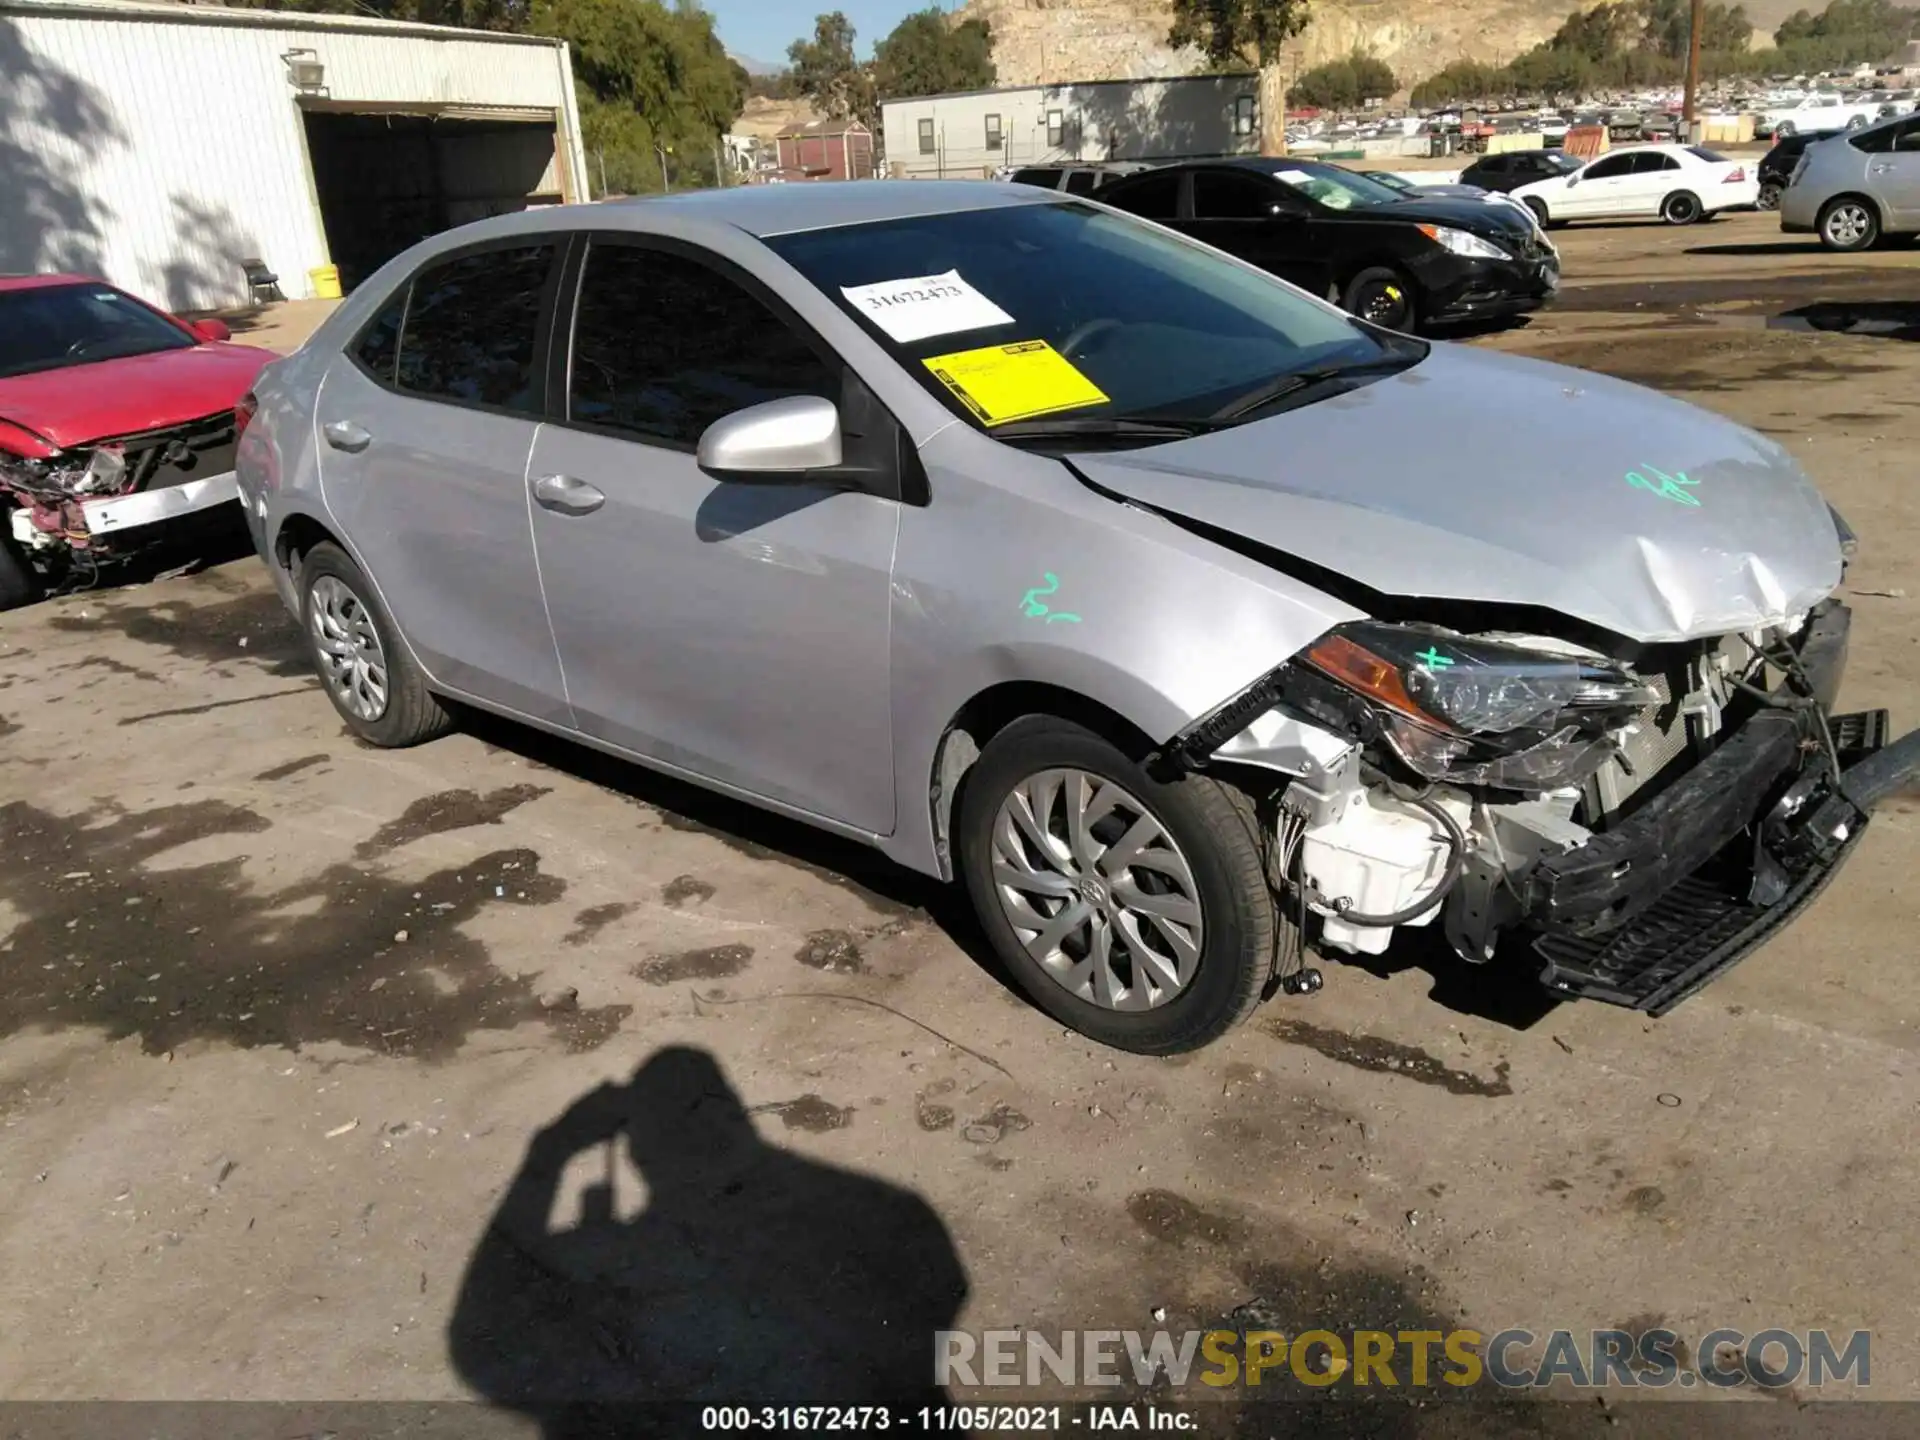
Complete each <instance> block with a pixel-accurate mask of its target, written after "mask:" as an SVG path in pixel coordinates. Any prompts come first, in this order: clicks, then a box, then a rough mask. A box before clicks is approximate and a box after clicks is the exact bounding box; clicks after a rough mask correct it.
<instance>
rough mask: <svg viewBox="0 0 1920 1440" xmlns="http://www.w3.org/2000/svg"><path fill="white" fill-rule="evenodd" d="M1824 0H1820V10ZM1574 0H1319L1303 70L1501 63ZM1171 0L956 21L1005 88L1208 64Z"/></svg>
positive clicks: (981, 5)
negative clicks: (987, 48)
mask: <svg viewBox="0 0 1920 1440" xmlns="http://www.w3.org/2000/svg"><path fill="white" fill-rule="evenodd" d="M1818 5H1819V0H1814V8H1818ZM1574 8H1576V7H1575V5H1574V3H1573V0H1315V3H1314V6H1313V22H1312V23H1311V24H1310V25H1309V26H1308V27H1307V30H1306V32H1305V33H1304V34H1303V35H1302V36H1301V37H1300V43H1299V53H1300V58H1299V65H1300V67H1301V68H1302V69H1305V68H1307V67H1310V66H1313V65H1318V64H1320V63H1321V62H1322V61H1325V60H1332V59H1337V58H1338V57H1340V56H1342V55H1345V54H1348V53H1349V52H1351V51H1352V50H1354V49H1356V48H1358V49H1361V50H1365V51H1368V52H1370V53H1372V54H1374V55H1377V56H1378V57H1379V58H1380V59H1382V60H1384V61H1386V62H1387V63H1388V64H1389V65H1391V66H1392V67H1393V70H1394V73H1395V74H1397V75H1398V76H1400V78H1401V80H1402V82H1403V83H1412V82H1413V81H1416V80H1419V79H1421V78H1423V77H1425V76H1427V75H1431V74H1432V73H1433V72H1434V71H1436V70H1438V69H1440V68H1441V67H1442V66H1444V65H1446V64H1448V63H1449V62H1451V61H1454V60H1459V59H1462V58H1471V59H1475V60H1486V61H1493V62H1498V61H1501V60H1510V59H1512V58H1513V57H1514V56H1515V55H1517V54H1518V53H1519V52H1520V51H1522V50H1525V49H1527V48H1529V47H1530V46H1533V45H1537V44H1538V43H1540V42H1541V41H1542V40H1545V39H1546V38H1547V37H1548V36H1550V35H1552V34H1553V32H1554V31H1555V30H1557V29H1558V28H1559V27H1560V22H1561V21H1562V20H1564V19H1565V18H1566V16H1567V14H1568V12H1569V11H1571V10H1573V9H1574ZM1797 8H1799V0H1750V3H1749V4H1748V5H1747V13H1748V14H1749V15H1751V16H1753V17H1754V21H1755V26H1756V30H1758V31H1760V32H1763V38H1764V32H1769V31H1771V29H1772V27H1774V26H1776V25H1778V24H1779V23H1780V21H1781V20H1782V19H1784V18H1785V17H1786V16H1787V15H1788V14H1789V13H1791V12H1792V11H1793V10H1795V9H1797ZM1171 16H1172V7H1171V5H1170V4H1169V0H967V4H966V6H965V7H964V8H963V9H962V10H960V11H959V13H958V17H957V18H962V19H964V18H967V17H977V18H979V19H982V20H985V21H986V22H987V23H988V24H989V25H990V26H991V27H992V29H993V59H994V64H995V66H996V67H997V68H998V70H999V83H1000V84H1002V85H1032V84H1054V83H1059V82H1061V81H1066V80H1117V79H1140V78H1145V77H1148V76H1155V75H1183V74H1187V73H1189V72H1191V71H1193V70H1197V69H1199V68H1200V66H1201V57H1200V56H1199V55H1198V54H1197V53H1195V52H1193V51H1177V50H1175V49H1173V48H1172V47H1171V46H1170V45H1168V44H1167V30H1168V28H1169V26H1170V25H1171V23H1172V21H1171Z"/></svg>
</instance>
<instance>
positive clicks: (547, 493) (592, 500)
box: [533, 475, 607, 515]
mask: <svg viewBox="0 0 1920 1440" xmlns="http://www.w3.org/2000/svg"><path fill="white" fill-rule="evenodd" d="M533 498H534V500H535V501H537V502H538V503H539V505H540V507H541V508H542V509H545V510H553V511H556V512H558V513H559V514H561V515H590V514H592V513H593V512H594V511H595V510H598V509H599V508H600V507H601V506H602V505H604V504H606V503H607V497H606V496H605V495H603V494H601V493H600V492H599V491H598V490H596V489H594V488H593V486H591V485H589V484H587V482H586V481H584V480H576V479H574V478H573V476H571V475H542V476H541V477H540V478H539V479H538V480H536V481H534V482H533Z"/></svg>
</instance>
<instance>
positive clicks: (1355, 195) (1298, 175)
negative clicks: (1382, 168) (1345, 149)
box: [1273, 165, 1402, 210]
mask: <svg viewBox="0 0 1920 1440" xmlns="http://www.w3.org/2000/svg"><path fill="white" fill-rule="evenodd" d="M1273 178H1274V179H1276V180H1278V181H1280V182H1281V183H1283V184H1286V185H1290V186H1292V187H1293V188H1294V189H1295V190H1298V191H1299V192H1300V193H1301V194H1302V195H1305V196H1306V197H1307V198H1308V199H1309V200H1317V201H1319V202H1320V203H1321V204H1322V205H1324V206H1326V207H1327V208H1328V209H1329V210H1358V209H1364V208H1365V207H1367V206H1369V205H1391V204H1392V203H1393V202H1395V201H1396V200H1399V199H1401V198H1402V197H1401V195H1400V193H1399V192H1398V191H1397V190H1393V189H1390V188H1389V187H1388V186H1385V185H1382V184H1381V183H1380V182H1379V181H1378V180H1375V179H1374V178H1373V177H1371V176H1369V175H1362V174H1361V173H1360V172H1359V171H1357V170H1347V169H1343V168H1342V167H1340V166H1338V165H1282V166H1279V167H1276V168H1275V169H1274V171H1273Z"/></svg>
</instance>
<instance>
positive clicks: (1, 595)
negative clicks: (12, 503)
mask: <svg viewBox="0 0 1920 1440" xmlns="http://www.w3.org/2000/svg"><path fill="white" fill-rule="evenodd" d="M6 513H7V512H6V509H5V508H4V507H0V516H4V515H5V514H6ZM39 598H40V581H39V579H38V577H37V576H35V575H34V573H33V567H32V566H31V565H29V564H27V560H26V557H25V556H24V555H22V554H21V553H20V550H19V547H18V546H16V545H15V544H14V543H13V541H12V540H10V539H8V538H7V537H6V536H4V535H0V610H17V609H18V608H19V607H20V606H22V605H31V604H32V603H33V602H34V601H35V600H38V599H39Z"/></svg>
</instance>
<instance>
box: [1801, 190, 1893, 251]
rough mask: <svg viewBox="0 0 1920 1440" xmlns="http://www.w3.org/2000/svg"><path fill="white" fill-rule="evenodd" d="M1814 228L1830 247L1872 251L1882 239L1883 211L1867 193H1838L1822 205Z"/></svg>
mask: <svg viewBox="0 0 1920 1440" xmlns="http://www.w3.org/2000/svg"><path fill="white" fill-rule="evenodd" d="M1813 228H1814V230H1815V231H1816V232H1817V233H1818V234H1819V236H1820V243H1821V244H1822V245H1824V246H1826V248H1827V249H1829V250H1838V251H1840V252H1842V253H1843V254H1852V253H1854V252H1857V251H1861V250H1871V249H1872V248H1873V247H1874V246H1875V245H1876V244H1877V243H1878V242H1879V239H1880V212H1879V210H1877V209H1876V208H1874V203H1873V202H1872V201H1871V200H1869V199H1867V198H1866V197H1865V196H1863V195H1836V196H1834V198H1833V199H1831V200H1829V201H1828V202H1827V203H1826V204H1825V205H1822V206H1821V207H1820V217H1819V219H1817V220H1815V221H1814V222H1813Z"/></svg>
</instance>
